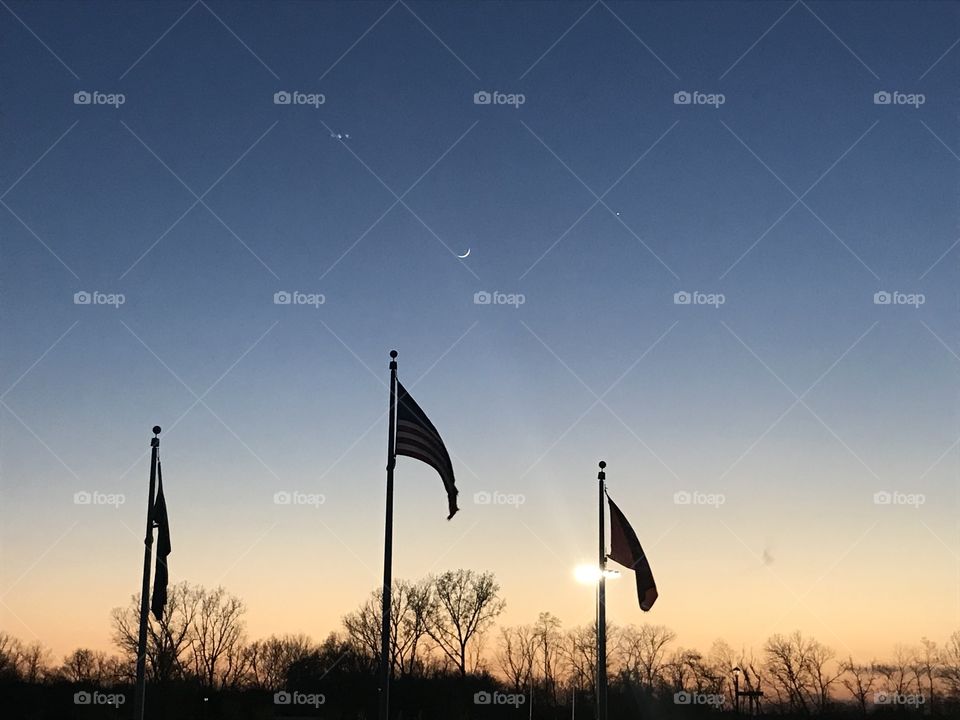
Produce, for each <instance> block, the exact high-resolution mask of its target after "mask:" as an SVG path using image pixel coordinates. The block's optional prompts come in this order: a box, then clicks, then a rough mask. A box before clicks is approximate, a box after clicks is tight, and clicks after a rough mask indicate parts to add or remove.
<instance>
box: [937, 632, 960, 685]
mask: <svg viewBox="0 0 960 720" xmlns="http://www.w3.org/2000/svg"><path fill="white" fill-rule="evenodd" d="M939 675H940V677H941V678H942V679H943V682H944V684H945V685H946V687H947V690H948V692H949V693H950V694H951V695H952V696H953V697H954V698H955V699H960V630H957V631H956V632H954V633H953V634H952V635H951V636H950V637H949V638H948V639H947V643H946V645H945V646H944V648H943V650H942V651H941V652H940V672H939Z"/></svg>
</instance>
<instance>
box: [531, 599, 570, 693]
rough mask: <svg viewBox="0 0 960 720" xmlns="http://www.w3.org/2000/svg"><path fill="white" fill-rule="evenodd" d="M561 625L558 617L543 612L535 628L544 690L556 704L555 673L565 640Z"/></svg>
mask: <svg viewBox="0 0 960 720" xmlns="http://www.w3.org/2000/svg"><path fill="white" fill-rule="evenodd" d="M561 625H562V624H561V622H560V619H559V618H558V617H556V616H555V615H551V614H550V613H548V612H542V613H540V615H539V616H538V617H537V622H536V623H535V624H534V626H533V632H534V637H535V640H536V649H537V652H538V653H539V654H540V657H541V660H542V663H541V667H542V669H543V689H544V692H545V694H546V696H547V698H548V699H549V701H550V702H556V699H557V688H556V684H557V683H556V677H555V671H556V665H557V663H558V662H559V652H560V646H561V642H562V639H563V637H562V635H561V634H560V628H561Z"/></svg>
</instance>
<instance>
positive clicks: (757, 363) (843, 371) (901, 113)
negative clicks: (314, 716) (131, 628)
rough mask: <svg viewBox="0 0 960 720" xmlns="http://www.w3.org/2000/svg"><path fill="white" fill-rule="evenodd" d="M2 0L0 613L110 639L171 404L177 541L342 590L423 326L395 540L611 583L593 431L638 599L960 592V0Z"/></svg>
mask: <svg viewBox="0 0 960 720" xmlns="http://www.w3.org/2000/svg"><path fill="white" fill-rule="evenodd" d="M0 4H2V5H3V7H2V8H0V29H2V37H3V42H2V49H0V53H2V55H0V63H2V68H3V71H2V74H0V77H2V79H0V83H2V92H0V144H2V156H3V158H4V161H3V163H2V164H0V258H2V262H0V338H2V341H0V358H2V362H0V399H2V404H0V498H2V506H0V553H2V554H0V628H2V629H4V630H5V631H7V632H10V633H12V634H14V635H17V636H18V637H20V638H22V639H24V640H27V641H32V640H39V641H42V642H43V643H45V644H46V645H48V646H49V647H51V648H52V649H53V652H54V654H55V656H57V657H59V656H61V655H64V654H66V653H67V652H69V651H70V650H72V649H73V648H75V647H78V646H86V647H94V648H102V649H109V647H110V610H111V608H113V607H117V606H125V605H126V604H127V603H128V602H129V598H130V596H131V595H132V594H133V593H135V592H137V591H138V590H139V583H140V571H141V562H142V559H141V558H142V537H143V522H144V515H145V509H146V502H147V500H146V498H147V478H148V470H149V440H150V437H151V432H150V428H151V427H152V426H153V425H155V424H159V425H161V426H162V427H163V433H162V435H161V457H162V461H163V470H164V486H165V493H166V499H167V505H168V509H169V513H170V523H171V534H172V544H173V553H172V554H171V556H170V560H169V562H170V577H171V581H172V582H178V581H181V580H188V581H190V582H192V583H197V584H202V585H206V586H208V587H214V586H217V585H223V586H224V587H226V588H227V589H228V590H230V591H231V592H233V593H235V594H236V595H238V596H240V597H241V598H243V600H244V601H245V602H246V604H247V606H248V613H247V627H248V633H249V635H250V636H251V637H253V638H255V637H263V636H266V635H269V634H271V633H278V634H279V633H286V632H304V633H307V634H310V635H312V636H313V637H314V638H321V637H324V636H325V635H326V634H327V633H328V632H330V631H332V630H337V629H339V624H340V618H341V617H342V615H343V614H345V613H346V612H349V611H350V610H352V609H354V608H355V607H356V606H357V605H359V604H360V603H361V602H362V601H363V600H365V599H366V597H367V595H368V593H369V592H370V591H371V590H372V589H373V588H375V587H376V586H377V585H378V583H379V582H380V577H381V572H382V542H383V512H384V486H385V482H384V464H385V455H386V447H385V446H386V440H387V438H386V436H387V425H386V410H387V402H388V391H387V382H388V378H389V373H388V361H389V357H388V353H389V351H390V350H391V349H396V350H398V352H399V359H398V362H399V376H400V378H401V380H402V381H403V382H404V384H405V385H406V386H407V388H408V389H409V390H410V391H411V394H412V395H413V396H414V397H415V398H416V399H417V401H418V402H419V404H420V405H421V406H422V407H423V408H424V410H425V411H426V412H427V413H428V414H429V416H430V418H431V419H432V421H433V422H434V424H435V425H436V426H437V428H438V429H439V431H440V432H441V434H442V435H443V438H444V440H445V442H446V445H447V447H448V448H449V450H450V452H451V455H452V457H453V462H454V467H455V470H456V474H457V484H458V487H459V489H460V507H461V512H460V513H459V514H458V515H457V516H456V517H455V518H454V519H453V520H451V521H450V522H447V521H446V520H445V517H446V499H445V496H444V493H443V488H442V485H441V483H440V480H439V478H438V477H437V476H436V473H434V472H433V471H432V470H431V469H430V468H428V467H426V466H425V465H422V464H420V463H417V462H416V461H414V460H412V459H409V458H401V459H400V460H399V462H398V468H397V473H396V478H397V479H396V482H397V486H396V488H397V489H396V517H395V545H394V576H395V577H398V578H408V579H417V578H420V577H423V576H426V575H428V574H430V573H438V572H442V571H444V570H447V569H454V568H472V569H475V570H478V571H482V570H489V571H492V572H494V573H495V574H496V577H497V579H498V581H499V582H500V584H501V586H502V592H503V596H504V597H505V598H506V600H507V609H506V612H505V613H504V615H503V616H502V617H501V620H500V621H501V623H503V624H521V623H529V622H532V621H534V620H535V619H536V616H537V613H538V612H540V611H549V612H552V613H554V614H555V615H557V616H558V617H560V618H561V620H562V621H563V623H564V625H565V627H573V626H576V625H582V624H586V623H589V622H591V621H592V618H593V613H594V594H593V591H592V588H590V587H589V586H584V585H580V584H577V583H576V582H575V580H574V577H573V568H574V567H575V566H577V565H579V564H581V563H585V562H591V561H595V558H596V548H597V509H596V500H597V485H596V483H597V481H596V472H597V462H598V461H599V460H601V459H602V460H605V461H606V462H607V463H608V467H607V481H608V488H609V491H610V494H611V496H612V497H613V498H614V499H615V500H616V502H617V503H618V505H619V506H620V508H621V509H622V510H623V511H624V512H625V513H626V515H627V517H628V518H629V519H630V520H631V522H632V524H633V527H634V528H635V529H636V531H637V533H638V535H639V537H640V539H641V542H642V543H643V544H644V548H645V550H646V552H647V554H648V556H649V558H650V562H651V565H652V568H653V572H654V574H655V576H656V579H657V584H658V587H659V594H660V598H659V600H658V602H657V604H656V606H655V607H654V609H653V610H652V611H651V612H650V613H649V614H644V613H641V612H640V610H639V608H638V606H637V601H636V597H635V592H634V587H633V583H632V581H631V580H629V579H621V580H618V581H615V582H611V583H610V585H609V587H608V611H607V612H608V620H609V621H610V622H612V623H614V624H620V625H623V624H628V623H634V624H640V623H646V622H650V623H658V624H663V625H667V626H669V627H671V628H672V629H674V630H675V631H676V632H677V634H678V642H679V643H680V644H681V645H683V646H686V647H698V648H701V649H706V648H707V647H709V644H710V643H711V642H712V641H713V640H714V639H715V638H724V639H725V640H727V642H729V643H730V644H731V645H733V646H734V647H737V648H740V647H744V648H751V647H752V648H755V649H759V648H760V647H761V646H762V644H763V641H764V640H765V639H766V638H767V637H768V636H769V635H770V634H772V633H775V632H782V633H785V632H791V631H793V630H795V629H799V630H801V631H803V632H804V633H805V634H806V633H809V634H811V635H814V636H815V637H817V638H818V639H819V640H821V641H822V642H824V643H825V644H827V645H829V646H831V647H832V648H833V649H834V650H835V651H836V652H837V653H838V654H839V655H841V656H846V655H848V654H850V655H853V656H855V657H863V658H865V659H866V658H869V657H878V658H881V657H884V656H885V655H887V654H889V653H891V652H892V649H893V647H894V646H895V645H897V644H901V643H902V644H910V643H917V642H919V639H920V638H921V637H924V636H926V637H929V638H931V639H934V640H938V641H942V640H944V639H945V638H946V637H947V636H948V635H949V634H950V633H951V632H953V631H954V630H956V629H958V628H960V523H958V517H960V475H958V470H960V439H958V438H960V417H958V409H960V404H958V387H960V386H958V381H960V333H958V330H960V328H958V315H957V309H958V294H957V287H958V282H957V281H958V259H960V247H958V244H960V235H958V217H960V213H958V209H960V208H958V197H960V195H958V190H960V183H958V180H960V155H958V153H960V133H958V130H957V122H956V118H957V111H958V103H957V92H956V87H957V78H958V68H960V48H958V38H960V17H958V9H957V6H956V5H950V4H946V3H936V2H931V3H923V4H914V3H843V2H832V3H822V2H794V3H792V4H791V3H789V2H782V3H781V2H767V3H735V2H725V3H682V2H681V3H678V2H673V3H619V2H595V3H593V4H590V3H551V4H547V3H524V2H512V3H495V2H485V3H450V4H446V3H445V4H440V3H429V2H421V1H417V0H404V1H402V2H394V3H389V2H387V3H283V2H280V3H270V4H269V5H267V4H261V3H224V2H217V1H214V0H198V2H194V3H192V4H191V3H189V2H184V3H173V2H159V3H136V4H131V3H100V2H90V3H82V4H80V3H50V2H32V3H24V2H12V1H11V0H5V1H4V2H3V3H0ZM278 93H279V95H278ZM284 93H286V94H284ZM286 98H289V99H290V102H289V103H286V102H284V100H285V99H286ZM87 100H89V102H86V101H87ZM488 100H489V102H487V101H488ZM687 100H689V102H686V101H687ZM886 100H889V102H885V101H886ZM468 251H469V255H468V257H466V258H465V259H461V258H459V257H458V256H462V255H464V254H466V253H467V252H468ZM288 298H289V299H290V300H291V301H290V302H289V303H284V302H282V301H283V300H285V299H288ZM85 300H89V302H84V301H85ZM278 301H279V302H278ZM485 301H488V302H485ZM78 493H80V494H81V495H78ZM83 493H88V495H83ZM277 493H291V494H292V493H297V495H296V496H295V497H297V498H300V499H301V500H304V499H305V500H307V501H305V502H300V503H297V502H291V503H289V504H283V503H282V502H280V503H278V502H276V498H277ZM279 497H280V499H281V500H282V499H283V498H284V497H287V496H284V495H280V496H279ZM290 497H293V495H291V496H290ZM85 498H89V499H90V500H91V501H90V502H84V499H85Z"/></svg>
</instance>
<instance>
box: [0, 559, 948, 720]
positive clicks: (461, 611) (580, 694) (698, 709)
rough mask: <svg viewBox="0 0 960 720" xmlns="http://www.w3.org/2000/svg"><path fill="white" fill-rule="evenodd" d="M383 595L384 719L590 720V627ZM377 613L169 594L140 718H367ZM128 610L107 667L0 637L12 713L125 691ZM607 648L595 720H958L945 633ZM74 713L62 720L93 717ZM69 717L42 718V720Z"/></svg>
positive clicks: (492, 603) (637, 631)
mask: <svg viewBox="0 0 960 720" xmlns="http://www.w3.org/2000/svg"><path fill="white" fill-rule="evenodd" d="M392 593H393V609H394V613H393V617H392V618H391V627H390V644H389V647H390V658H389V660H390V666H391V668H392V673H393V677H394V687H395V689H396V695H395V697H396V698H397V707H398V709H399V710H400V712H401V713H403V711H404V708H406V710H407V713H408V714H406V715H402V717H419V718H429V717H478V718H479V717H500V716H502V715H494V714H490V713H492V712H494V711H496V710H500V711H501V712H504V711H512V712H513V713H514V715H512V716H515V717H516V716H518V715H516V711H517V710H518V708H519V705H520V704H524V705H527V704H530V705H533V706H534V707H533V716H534V717H538V718H560V717H569V716H570V714H571V712H572V711H575V712H576V713H578V714H579V716H580V717H582V718H591V717H593V712H594V710H593V688H594V680H595V678H594V672H595V666H596V625H595V624H588V625H582V626H578V627H572V628H564V627H563V625H562V623H561V621H560V620H559V619H558V618H557V617H555V616H554V615H552V614H551V613H549V612H541V613H540V614H539V615H538V617H537V619H536V620H535V621H534V622H532V623H530V624H524V625H512V626H506V625H500V626H497V625H496V621H497V619H498V617H499V616H500V615H501V613H502V612H503V610H504V608H505V606H506V603H505V600H504V599H503V597H502V595H501V588H500V586H499V584H498V583H497V581H496V578H495V577H494V575H493V574H492V573H488V572H475V571H472V570H453V571H448V572H445V573H442V574H439V575H432V576H429V577H426V578H422V579H420V580H417V581H406V580H399V581H397V582H396V583H395V584H394V587H393V590H392ZM381 599H382V598H381V590H379V589H377V590H374V591H373V592H371V593H370V595H369V596H368V597H367V599H366V600H365V601H363V602H362V603H361V604H360V605H359V606H358V607H357V608H356V609H355V610H353V611H351V612H349V613H347V614H346V615H344V616H343V617H342V620H341V626H340V627H339V628H338V629H337V630H335V631H333V632H331V633H330V634H329V635H328V636H327V637H326V638H325V639H324V640H322V641H319V642H316V641H314V640H313V639H311V638H310V637H308V636H306V635H303V634H291V635H282V636H277V635H273V636H270V637H267V638H261V639H255V640H251V639H250V638H249V637H248V635H247V632H246V623H245V614H246V607H245V605H244V603H243V601H242V600H241V599H240V598H238V597H236V596H235V595H232V594H231V593H229V592H228V591H227V590H225V589H224V588H222V587H217V588H213V589H208V588H204V587H202V586H199V585H192V584H190V583H186V582H181V583H179V584H177V585H173V586H171V588H170V591H169V599H168V604H167V608H166V613H165V615H164V617H163V619H162V620H156V619H155V618H154V617H152V616H151V618H150V623H149V625H148V644H147V677H148V682H149V683H150V688H151V692H152V693H153V694H152V695H151V697H152V698H156V697H157V694H158V693H157V690H158V689H160V693H159V695H160V698H161V700H162V702H161V703H160V704H161V705H164V706H166V710H167V711H169V712H154V716H155V717H182V718H189V717H220V716H222V717H251V718H259V717H274V716H277V714H280V715H282V714H283V711H284V710H285V709H286V708H284V707H279V706H278V705H277V703H278V702H280V703H282V702H283V697H282V696H278V695H277V694H278V693H283V692H286V691H298V690H299V691H302V692H304V693H306V692H308V691H309V692H311V693H312V694H311V695H309V696H307V695H304V697H310V698H314V700H313V707H312V708H306V709H305V710H307V711H311V713H312V714H313V715H316V716H318V717H342V718H357V719H359V718H370V717H373V716H374V711H373V708H374V706H375V701H376V692H377V689H376V688H377V686H376V671H377V667H378V665H379V662H380V657H379V655H380V631H381V626H380V603H381ZM139 608H140V602H139V597H138V596H136V595H135V596H132V597H131V598H130V602H129V603H128V604H127V605H126V606H123V607H117V608H114V610H113V611H112V613H111V624H112V641H113V644H114V646H115V648H116V653H114V654H108V653H106V652H104V651H100V650H91V649H88V648H79V649H77V650H74V651H73V652H72V653H70V654H68V655H67V656H65V657H64V658H63V659H62V661H61V662H59V663H57V662H54V660H53V658H52V654H51V653H50V651H49V650H48V649H46V648H45V647H44V646H43V645H42V644H40V643H38V642H32V643H24V642H21V641H20V640H18V639H17V638H15V637H13V636H11V635H9V634H7V633H5V632H0V683H2V684H3V686H4V688H5V689H6V690H9V691H11V692H12V693H13V696H16V697H19V698H20V699H21V701H23V702H26V699H28V698H34V699H35V698H36V697H37V694H36V693H33V692H32V691H31V690H30V688H34V689H36V688H44V687H46V688H60V689H61V692H60V699H61V700H62V701H63V702H69V699H70V694H69V692H67V691H68V690H70V689H76V688H87V689H91V688H93V689H97V688H99V689H120V691H123V690H124V689H126V690H127V691H129V688H130V687H131V685H132V682H133V676H134V668H135V663H136V652H137V631H138V621H139ZM607 638H608V648H609V650H608V664H609V669H608V675H609V678H610V717H611V718H618V717H624V718H626V717H635V716H636V714H637V713H638V712H642V713H644V715H643V716H644V717H695V716H706V715H708V714H715V713H717V712H721V713H722V712H729V711H731V710H733V708H734V702H735V701H734V689H735V685H734V683H735V682H738V683H739V689H740V690H741V691H744V690H747V691H755V692H758V693H762V697H761V698H760V701H759V702H760V706H759V707H760V710H761V711H762V712H764V713H765V714H780V715H784V716H791V717H798V718H799V717H824V718H825V717H851V718H852V717H864V718H866V717H869V716H877V717H884V716H906V715H911V714H915V715H917V716H919V715H925V716H928V717H960V630H957V631H955V632H954V633H953V634H951V635H950V636H949V637H947V638H944V639H942V640H941V641H940V642H937V641H934V640H930V639H927V638H922V639H921V640H920V642H919V643H917V644H916V645H915V646H909V647H908V646H897V647H896V648H894V649H893V652H892V655H891V657H890V658H889V659H887V660H885V661H882V662H881V661H875V660H872V661H870V662H862V661H856V660H854V659H853V658H852V657H842V656H839V655H837V653H836V652H835V651H834V650H833V649H831V648H830V647H828V646H827V645H825V644H823V643H821V642H819V641H818V640H816V639H814V638H812V637H806V636H804V635H802V634H801V633H799V632H794V633H792V634H788V635H780V634H775V635H773V636H771V637H770V638H768V639H767V641H766V642H765V643H764V645H763V646H762V648H760V649H759V650H758V651H754V650H750V651H745V650H740V651H736V650H734V649H733V647H732V646H731V645H729V644H728V643H727V642H725V641H724V640H716V641H715V642H714V643H713V644H712V646H711V647H710V648H709V649H708V650H706V651H700V650H695V649H690V648H684V647H680V646H679V645H678V644H677V642H676V634H675V633H674V632H673V631H672V630H670V629H669V628H667V627H664V626H662V625H656V624H645V625H641V626H636V625H625V626H615V625H609V626H608V629H607ZM734 668H737V672H736V681H735V679H734V671H733V669H734ZM484 693H486V695H485V696H484ZM491 693H493V695H491ZM497 693H499V695H497ZM111 697H113V696H111ZM287 697H288V698H289V697H290V696H287ZM278 698H279V699H278ZM318 698H322V700H323V701H322V703H321V702H320V700H319V699H318ZM478 698H480V699H479V700H478ZM484 698H505V700H504V701H503V703H504V704H506V705H507V706H509V707H508V708H506V709H505V708H502V707H501V708H496V707H493V708H491V707H486V706H482V705H478V704H477V703H478V702H482V700H483V699H484ZM31 702H33V701H32V700H31ZM74 702H76V698H75V697H74ZM156 702H159V701H155V706H156ZM16 704H17V703H16V702H15V703H14V705H16ZM42 704H43V703H41V705H42ZM741 705H742V710H743V711H744V712H745V711H746V709H747V704H746V702H742V704H741ZM47 706H48V707H51V706H50V705H49V703H48V704H47ZM32 707H33V709H34V710H36V709H37V708H36V704H34V706H32ZM190 708H193V709H190ZM117 709H118V708H116V707H114V708H112V710H113V711H114V715H112V716H116V715H115V711H116V710H117ZM73 710H74V711H78V709H77V708H76V707H74V708H73ZM82 710H83V712H86V713H87V714H85V715H84V714H78V715H76V716H77V717H94V715H91V714H89V713H90V712H91V709H90V708H82ZM529 710H531V708H529V707H527V711H529ZM104 712H106V709H104ZM31 716H32V717H45V716H47V715H43V714H42V713H41V714H36V712H35V713H34V714H33V715H31ZM70 716H71V715H69V714H64V713H63V712H62V711H60V712H54V711H53V709H52V707H51V714H50V715H49V717H70ZM103 716H104V717H106V716H107V715H106V714H104V715H103ZM25 717H26V716H25Z"/></svg>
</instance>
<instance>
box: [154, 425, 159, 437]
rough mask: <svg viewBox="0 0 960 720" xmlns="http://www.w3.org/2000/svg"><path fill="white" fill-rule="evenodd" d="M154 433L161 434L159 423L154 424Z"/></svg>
mask: <svg viewBox="0 0 960 720" xmlns="http://www.w3.org/2000/svg"><path fill="white" fill-rule="evenodd" d="M153 434H154V435H159V434H160V426H159V425H154V426H153Z"/></svg>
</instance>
